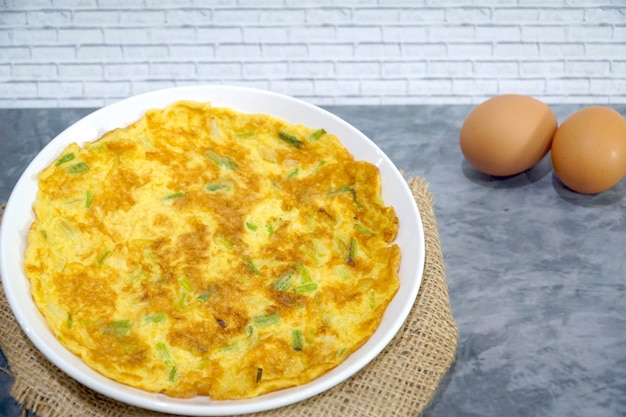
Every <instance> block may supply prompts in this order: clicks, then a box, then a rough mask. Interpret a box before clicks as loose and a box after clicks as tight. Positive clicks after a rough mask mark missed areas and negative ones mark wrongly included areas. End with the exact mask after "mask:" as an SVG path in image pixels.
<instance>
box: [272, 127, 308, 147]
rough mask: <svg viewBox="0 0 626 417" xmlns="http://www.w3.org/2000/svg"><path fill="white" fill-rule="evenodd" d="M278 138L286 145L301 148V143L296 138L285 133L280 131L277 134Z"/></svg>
mask: <svg viewBox="0 0 626 417" xmlns="http://www.w3.org/2000/svg"><path fill="white" fill-rule="evenodd" d="M278 137H279V138H280V139H281V140H282V141H283V142H285V143H286V144H288V145H291V146H293V147H294V148H300V147H301V146H302V141H301V140H300V139H298V138H297V137H295V136H293V135H290V134H289V133H287V132H283V131H282V130H281V131H280V132H278Z"/></svg>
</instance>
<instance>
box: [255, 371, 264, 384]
mask: <svg viewBox="0 0 626 417" xmlns="http://www.w3.org/2000/svg"><path fill="white" fill-rule="evenodd" d="M261 379H263V368H256V382H261Z"/></svg>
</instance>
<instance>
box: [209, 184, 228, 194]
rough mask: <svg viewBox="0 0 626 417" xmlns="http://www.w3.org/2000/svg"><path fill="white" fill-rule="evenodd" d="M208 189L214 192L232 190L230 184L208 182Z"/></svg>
mask: <svg viewBox="0 0 626 417" xmlns="http://www.w3.org/2000/svg"><path fill="white" fill-rule="evenodd" d="M206 189H207V190H209V191H211V192H212V193H214V192H217V191H230V189H231V186H230V184H207V186H206Z"/></svg>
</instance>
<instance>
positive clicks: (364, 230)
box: [354, 223, 376, 236]
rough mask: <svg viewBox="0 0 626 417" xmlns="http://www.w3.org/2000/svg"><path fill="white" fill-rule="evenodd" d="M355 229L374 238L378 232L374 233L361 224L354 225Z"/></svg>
mask: <svg viewBox="0 0 626 417" xmlns="http://www.w3.org/2000/svg"><path fill="white" fill-rule="evenodd" d="M354 228H355V229H356V230H358V231H359V232H361V233H365V234H366V235H370V236H373V235H375V234H376V232H374V231H373V230H370V229H368V228H366V227H365V226H363V225H362V224H360V223H356V224H355V225H354Z"/></svg>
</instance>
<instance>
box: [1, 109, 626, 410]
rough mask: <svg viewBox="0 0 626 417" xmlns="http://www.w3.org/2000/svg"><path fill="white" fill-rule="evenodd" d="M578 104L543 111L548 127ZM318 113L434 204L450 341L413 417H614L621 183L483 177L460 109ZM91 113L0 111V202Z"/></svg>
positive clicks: (4, 388)
mask: <svg viewBox="0 0 626 417" xmlns="http://www.w3.org/2000/svg"><path fill="white" fill-rule="evenodd" d="M581 107H584V106H583V105H553V106H552V108H553V109H554V111H555V112H556V114H557V116H558V118H559V121H563V120H564V119H565V117H567V116H568V115H569V114H571V113H572V112H574V111H575V110H577V109H579V108H581ZM612 107H613V108H614V109H616V110H617V111H619V112H620V113H621V114H622V115H626V105H614V106H612ZM326 108H327V109H328V110H330V111H331V112H333V113H335V114H336V115H338V116H339V117H342V118H343V119H345V120H347V121H348V122H349V123H351V124H353V125H354V126H355V127H357V128H358V129H360V130H361V131H362V132H363V133H365V134H366V135H367V136H369V137H370V138H371V139H372V140H373V141H374V142H376V143H377V144H378V145H379V146H380V147H381V148H382V149H383V151H384V152H385V153H387V155H388V156H389V157H390V158H391V159H392V160H393V161H394V162H395V164H396V165H397V166H398V168H400V169H401V170H404V171H405V173H406V175H407V176H412V175H419V176H421V177H424V178H425V179H426V180H427V181H428V182H429V184H430V190H431V191H432V193H433V195H434V199H435V213H436V216H437V222H438V226H439V233H440V236H441V245H442V250H443V254H444V261H445V266H446V273H447V279H448V285H449V290H450V298H451V304H452V309H453V313H454V317H455V319H456V321H457V323H458V326H459V346H458V358H457V361H456V363H455V364H454V365H453V367H452V368H451V369H450V372H449V373H448V374H447V375H446V377H445V378H444V380H443V381H442V383H441V386H440V389H439V390H438V392H437V394H436V396H435V398H434V400H433V402H432V404H431V405H430V406H429V407H428V408H427V409H426V410H425V412H424V413H423V415H424V416H425V417H426V416H427V417H435V416H437V417H444V416H446V417H447V416H456V417H462V416H467V417H469V416H472V417H479V416H625V415H626V260H625V259H626V220H625V217H626V198H624V197H625V195H626V179H625V180H622V181H621V182H620V183H619V184H618V185H617V186H616V187H614V188H613V189H611V190H609V191H607V192H604V193H602V194H598V195H594V196H585V195H580V194H576V193H574V192H571V191H569V190H567V189H566V188H564V187H563V185H562V184H561V183H560V182H559V181H558V179H556V177H555V176H554V173H553V171H552V168H551V164H550V160H549V158H545V159H544V160H543V161H542V162H541V163H540V164H539V165H538V166H536V167H535V168H533V169H531V170H530V171H528V172H525V173H522V174H520V175H517V176H514V177H509V178H506V179H494V178H491V177H488V176H485V175H482V174H480V173H478V172H476V171H475V170H474V169H472V168H471V167H470V166H469V165H468V164H467V163H466V162H465V161H464V159H463V156H462V154H461V151H460V148H459V146H458V132H459V129H460V126H461V124H462V123H463V120H464V119H465V116H466V115H467V114H468V112H469V111H470V110H471V107H470V106H364V107H359V106H333V107H330V106H328V107H326ZM90 111H91V110H90V109H47V110H43V109H40V110H0V203H2V202H5V201H6V200H7V199H8V197H9V193H10V191H11V189H12V188H13V186H14V184H15V182H16V181H17V179H18V177H19V175H20V174H21V172H22V171H23V169H24V168H25V167H26V165H27V164H28V162H29V161H30V160H31V159H32V158H33V157H34V155H35V154H36V153H37V152H38V151H39V150H40V149H41V148H42V147H43V146H44V145H45V144H46V143H47V142H48V141H50V140H51V139H52V138H53V137H54V136H55V135H56V134H58V133H60V132H61V131H62V130H63V129H65V128H66V127H67V126H69V125H70V124H72V123H73V122H75V121H76V120H78V119H80V118H81V117H83V116H84V115H86V114H88V113H89V112H90ZM2 362H3V361H1V360H0V366H2V367H5V366H6V363H2ZM10 384H11V379H10V377H8V376H7V375H6V374H4V373H2V372H0V388H1V389H0V415H3V416H10V417H12V416H20V415H21V413H22V410H21V409H20V408H19V407H18V406H17V405H16V404H15V402H14V401H13V400H12V399H11V398H10V397H9V396H8V391H9V389H10Z"/></svg>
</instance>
